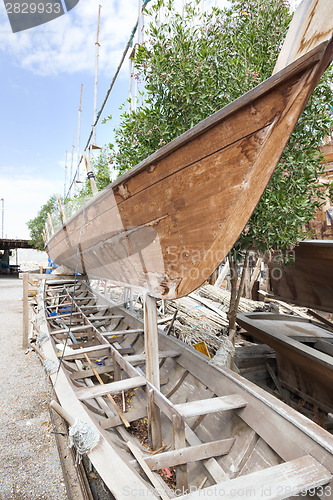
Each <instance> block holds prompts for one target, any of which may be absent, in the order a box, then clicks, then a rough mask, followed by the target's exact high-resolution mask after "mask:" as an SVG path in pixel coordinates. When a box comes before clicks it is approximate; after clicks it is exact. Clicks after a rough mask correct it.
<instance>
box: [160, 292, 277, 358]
mask: <svg viewBox="0 0 333 500" xmlns="http://www.w3.org/2000/svg"><path fill="white" fill-rule="evenodd" d="M229 303H230V292H228V291H227V290H223V289H222V288H218V287H215V286H213V285H203V286H202V287H200V288H198V290H196V292H195V293H191V294H190V295H189V296H188V297H183V298H181V299H177V300H172V301H167V302H166V303H165V312H166V314H168V315H171V314H174V313H175V311H178V313H177V319H176V320H175V322H174V325H173V331H172V333H173V334H174V335H175V336H176V337H178V338H179V339H181V340H182V341H183V342H186V343H187V344H189V345H193V344H195V343H197V342H202V341H204V342H205V343H206V344H207V347H208V348H209V349H210V351H211V353H212V354H214V353H215V352H216V350H217V349H218V348H219V347H221V346H222V345H223V340H221V338H220V337H221V336H222V335H226V334H227V333H228V318H227V312H228V308H229ZM267 309H268V306H267V305H265V304H264V303H263V302H256V301H254V300H250V299H245V298H242V299H241V301H240V306H239V310H240V311H241V312H253V311H264V310H267ZM166 328H167V327H166Z"/></svg>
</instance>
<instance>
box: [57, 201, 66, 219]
mask: <svg viewBox="0 0 333 500" xmlns="http://www.w3.org/2000/svg"><path fill="white" fill-rule="evenodd" d="M56 197H57V201H58V205H59V210H60V215H61V219H62V223H63V224H65V222H66V215H65V212H64V209H63V208H62V204H61V201H60V196H59V195H58V194H57V195H56Z"/></svg>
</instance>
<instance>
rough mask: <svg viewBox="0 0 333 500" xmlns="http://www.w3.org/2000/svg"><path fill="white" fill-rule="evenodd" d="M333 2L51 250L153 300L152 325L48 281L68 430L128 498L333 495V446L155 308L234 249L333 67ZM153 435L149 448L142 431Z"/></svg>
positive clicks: (49, 319)
mask: <svg viewBox="0 0 333 500" xmlns="http://www.w3.org/2000/svg"><path fill="white" fill-rule="evenodd" d="M332 19H333V3H332V2H331V1H328V0H303V2H302V3H301V5H300V6H299V8H298V10H297V11H296V13H295V15H294V19H293V22H292V24H291V27H290V30H289V32H288V35H287V38H286V41H285V44H284V46H283V48H282V51H281V54H280V56H279V59H278V61H277V64H276V68H275V70H274V74H273V76H272V77H271V78H269V79H268V80H266V81H265V82H263V83H262V84H260V85H259V86H258V87H256V88H255V89H253V90H251V91H250V92H249V93H247V94H246V95H244V96H242V97H241V98H240V99H238V100H236V101H235V102H234V103H232V104H230V105H228V106H226V107H225V108H224V109H222V110H221V111H218V112H217V113H216V114H214V115H212V116H211V117H209V118H207V119H206V120H204V121H203V122H202V123H200V124H199V125H197V126H195V127H194V128H193V129H191V130H189V131H188V132H186V133H185V134H183V135H182V136H180V137H179V138H178V139H176V140H174V141H173V142H171V143H170V144H168V145H166V146H164V147H163V148H161V149H160V150H159V151H157V152H156V153H154V154H153V155H152V156H150V157H149V158H148V159H147V160H145V161H144V162H142V163H141V164H140V165H138V166H137V167H135V168H134V169H132V170H130V171H129V172H127V173H126V174H125V175H123V176H122V177H120V178H119V179H118V180H116V181H115V182H114V183H112V184H111V185H110V186H108V187H107V188H105V189H104V190H103V191H101V192H100V193H98V194H97V195H96V196H94V197H93V199H92V200H90V201H89V202H88V203H87V204H86V206H85V207H83V208H82V209H81V210H80V211H79V212H77V213H76V214H75V215H73V216H72V217H71V218H70V219H69V220H68V221H66V222H65V223H64V224H63V226H62V227H61V228H60V229H59V230H58V231H56V232H55V234H53V235H52V237H51V238H50V239H49V241H47V244H46V250H47V252H48V254H49V256H50V258H51V259H52V260H53V261H54V262H56V263H58V264H62V265H64V266H66V267H68V268H69V269H71V270H72V271H73V272H75V273H80V274H82V275H84V276H87V277H88V278H89V279H90V278H106V279H111V280H112V281H113V282H115V283H120V284H125V285H127V286H128V285H130V286H131V287H132V288H134V289H136V290H139V291H140V292H143V293H144V295H145V302H144V320H143V321H141V320H140V319H139V318H138V317H137V316H135V315H133V314H132V313H130V312H129V311H127V310H125V309H123V308H122V307H121V306H119V305H117V304H114V303H111V302H109V301H108V300H106V299H105V298H103V297H101V296H100V295H98V294H96V293H95V292H93V290H92V289H91V287H90V286H89V283H88V282H85V281H84V279H82V278H79V277H75V278H73V279H68V280H67V281H66V280H65V281H59V282H58V281H57V280H52V281H51V280H50V281H49V282H48V281H47V282H46V283H45V287H44V290H43V297H42V300H43V307H41V308H40V311H39V320H40V330H41V332H44V334H45V338H44V339H43V340H44V341H43V343H42V356H43V357H44V358H45V362H47V364H48V371H49V373H50V378H51V381H52V383H53V386H54V391H55V394H56V396H57V398H58V401H59V403H60V406H59V405H58V404H57V403H56V402H54V403H53V407H54V408H55V409H56V410H57V411H58V412H60V413H61V414H62V415H63V417H64V418H65V419H66V420H67V422H68V423H69V425H70V429H71V428H72V427H73V426H74V425H75V422H76V421H77V419H79V420H82V421H83V422H84V423H85V424H86V425H88V426H89V427H91V428H92V429H93V430H94V431H95V433H96V435H97V436H98V438H97V439H96V442H95V443H94V445H93V446H92V447H91V449H89V450H88V451H87V456H88V457H89V459H90V460H91V462H92V464H93V465H94V467H95V468H96V470H97V471H98V472H99V474H100V476H101V477H102V479H103V481H104V482H105V484H106V485H107V487H108V488H109V490H110V491H111V493H112V494H113V495H114V497H115V498H117V499H125V498H147V497H149V496H152V497H153V498H155V497H157V498H159V497H160V498H163V499H166V498H173V497H177V498H186V499H192V498H193V499H195V498H201V497H203V496H204V497H206V496H207V497H208V496H215V497H221V498H224V499H231V498H244V497H247V496H250V497H252V498H256V499H258V498H265V499H283V498H294V497H295V496H297V495H301V496H302V497H303V498H312V497H313V496H317V498H333V481H332V478H333V437H332V436H331V435H330V434H329V433H328V432H326V431H325V430H324V429H321V428H320V427H318V426H317V425H316V424H314V423H313V422H311V421H309V420H308V419H307V418H305V417H304V416H302V415H300V414H298V413H297V412H296V411H294V410H293V409H292V408H289V407H288V406H286V405H285V404H284V403H282V402H280V401H278V400H276V399H275V398H274V397H272V396H271V395H269V394H267V393H266V392H265V391H263V390H261V389H260V388H258V387H256V386H255V385H253V384H252V383H251V382H249V381H247V380H245V379H243V378H242V377H241V376H240V375H237V374H236V373H234V372H232V371H231V370H229V369H227V368H224V367H220V366H218V365H216V364H214V363H209V360H208V358H207V357H205V356H204V355H202V354H200V353H198V352H196V351H195V350H194V349H193V348H191V347H189V346H186V345H184V344H183V343H182V342H180V341H179V340H177V339H175V338H173V337H171V336H168V335H166V334H165V333H162V332H159V331H158V328H157V318H156V299H157V298H164V299H174V298H178V297H182V296H184V295H187V294H189V293H190V292H191V291H193V290H194V289H196V288H197V287H198V286H199V285H200V284H202V282H203V281H204V280H205V279H206V278H207V277H208V276H210V275H211V273H212V272H213V271H214V270H215V269H216V267H217V266H218V265H219V263H220V262H221V261H222V259H223V258H224V257H225V255H226V254H227V253H228V252H229V250H230V249H231V247H232V246H233V244H234V243H235V241H236V240H237V238H238V236H239V234H240V232H241V231H242V230H243V228H244V226H245V224H246V222H247V221H248V219H249V217H250V216H251V214H252V212H253V210H254V208H255V206H256V204H257V203H258V201H259V199H260V197H261V195H262V193H263V191H264V189H265V187H266V185H267V183H268V181H269V179H270V177H271V176H272V174H273V171H274V169H275V167H276V164H277V162H278V160H279V158H280V156H281V154H282V152H283V149H284V147H285V145H286V143H287V141H288V139H289V137H290V134H291V133H292V131H293V128H294V126H295V124H296V122H297V120H298V118H299V116H300V114H301V112H302V110H303V109H304V107H305V105H306V103H307V101H308V99H309V97H310V96H311V94H312V92H313V90H314V88H315V86H316V85H317V83H318V81H319V79H320V77H321V75H322V74H323V72H324V71H325V69H326V68H327V66H328V65H329V64H330V62H331V60H332V58H333V41H332V31H333V24H332ZM139 421H140V422H141V423H143V424H145V425H146V426H147V434H148V441H149V446H144V445H143V444H142V443H140V441H139V440H138V439H137V438H136V437H135V425H136V424H137V423H138V422H139Z"/></svg>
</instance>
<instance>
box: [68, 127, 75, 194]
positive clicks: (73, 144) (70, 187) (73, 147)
mask: <svg viewBox="0 0 333 500" xmlns="http://www.w3.org/2000/svg"><path fill="white" fill-rule="evenodd" d="M75 133H76V126H75V127H74V135H73V142H72V157H71V170H70V177H69V179H70V186H69V193H68V195H69V197H71V190H72V180H73V163H74V150H75Z"/></svg>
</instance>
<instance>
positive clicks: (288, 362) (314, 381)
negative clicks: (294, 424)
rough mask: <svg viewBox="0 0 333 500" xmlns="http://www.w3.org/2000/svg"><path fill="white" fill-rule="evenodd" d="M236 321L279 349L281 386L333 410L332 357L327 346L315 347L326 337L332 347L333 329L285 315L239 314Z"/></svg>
mask: <svg viewBox="0 0 333 500" xmlns="http://www.w3.org/2000/svg"><path fill="white" fill-rule="evenodd" d="M237 322H238V324H239V325H240V326H242V327H243V328H244V329H245V330H246V331H248V332H249V333H250V334H251V335H253V336H254V337H255V338H257V339H258V340H260V341H261V342H264V343H265V344H267V345H269V346H270V347H272V348H273V349H274V350H275V351H276V354H277V356H276V359H277V366H278V374H279V378H280V380H281V383H282V385H285V386H286V387H287V388H288V389H289V390H292V391H293V392H295V390H296V391H298V392H299V393H302V395H303V396H304V398H305V399H307V400H309V401H310V402H313V401H316V404H318V405H319V406H320V407H322V408H323V409H324V411H327V409H330V411H331V410H332V409H333V391H332V387H333V356H332V355H330V353H329V352H327V351H328V349H326V352H325V350H324V349H317V348H316V344H317V342H319V347H320V346H321V345H322V344H321V343H322V342H323V341H324V339H325V342H326V343H327V344H328V346H329V348H330V349H333V334H332V333H331V332H329V331H328V330H326V329H325V328H321V327H320V326H318V324H314V323H312V322H311V321H310V320H306V319H303V318H296V317H295V316H287V315H282V314H270V313H250V314H239V315H238V316H237ZM328 341H330V342H328ZM303 342H304V343H303ZM305 343H306V344H305ZM311 344H312V345H311ZM324 345H325V344H324Z"/></svg>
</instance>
